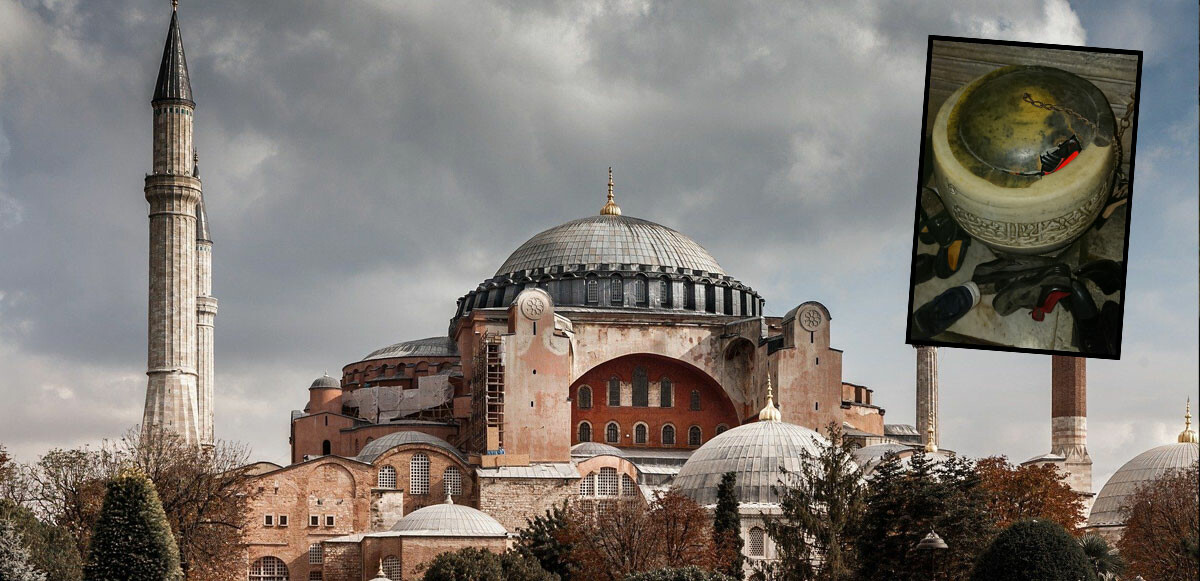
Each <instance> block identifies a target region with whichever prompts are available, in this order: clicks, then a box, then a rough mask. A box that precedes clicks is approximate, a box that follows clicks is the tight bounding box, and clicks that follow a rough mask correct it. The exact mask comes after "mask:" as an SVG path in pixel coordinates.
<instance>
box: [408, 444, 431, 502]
mask: <svg viewBox="0 0 1200 581" xmlns="http://www.w3.org/2000/svg"><path fill="white" fill-rule="evenodd" d="M408 493H409V494H429V456H428V455H427V454H425V453H424V452H417V453H416V454H413V456H412V460H409V461H408Z"/></svg>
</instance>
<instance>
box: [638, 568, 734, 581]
mask: <svg viewBox="0 0 1200 581" xmlns="http://www.w3.org/2000/svg"><path fill="white" fill-rule="evenodd" d="M625 581H734V578H733V577H730V576H729V575H726V574H724V573H720V572H717V571H708V570H705V569H701V568H699V567H696V566H689V567H680V568H678V569H670V568H668V569H656V570H654V571H647V572H645V573H634V574H633V575H629V576H628V577H625Z"/></svg>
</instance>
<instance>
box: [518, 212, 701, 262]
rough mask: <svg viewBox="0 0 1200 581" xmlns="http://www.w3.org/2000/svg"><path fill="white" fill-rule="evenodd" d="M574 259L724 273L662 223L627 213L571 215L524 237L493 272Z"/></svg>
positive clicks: (684, 238) (699, 249) (697, 249)
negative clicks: (548, 227)
mask: <svg viewBox="0 0 1200 581" xmlns="http://www.w3.org/2000/svg"><path fill="white" fill-rule="evenodd" d="M574 264H640V265H646V266H651V267H671V268H687V269H692V270H696V271H703V272H709V273H713V274H725V271H724V270H723V269H722V268H721V265H719V264H717V261H716V259H714V258H713V257H712V255H711V254H709V253H708V251H707V250H705V249H704V247H703V246H700V245H699V244H697V243H696V241H695V240H692V239H691V238H689V237H687V236H686V235H684V234H681V233H679V232H677V231H675V230H672V229H670V228H668V227H666V226H663V225H662V224H656V223H654V222H651V221H649V220H642V219H641V218H633V217H630V216H614V215H600V216H588V217H586V218H580V219H578V220H571V221H570V222H567V223H566V224H561V225H559V226H555V227H553V228H551V229H549V230H546V231H544V232H542V233H540V234H537V235H535V236H534V237H533V238H530V239H529V240H527V241H526V242H525V243H524V244H522V245H521V246H520V247H518V248H517V249H516V251H514V252H513V253H512V254H511V255H510V256H509V257H508V260H505V261H504V264H502V265H501V266H500V268H499V269H498V270H497V271H496V275H498V276H499V275H504V274H511V273H514V272H519V271H523V270H533V269H537V268H544V269H547V268H551V267H555V266H568V265H574Z"/></svg>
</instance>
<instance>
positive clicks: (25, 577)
mask: <svg viewBox="0 0 1200 581" xmlns="http://www.w3.org/2000/svg"><path fill="white" fill-rule="evenodd" d="M0 579H2V580H3V581H46V574H45V573H42V572H41V571H37V570H35V569H34V568H33V565H32V564H30V562H29V551H28V550H26V549H25V545H23V544H22V543H21V535H20V533H18V532H17V529H16V527H14V526H13V524H12V523H11V522H9V521H8V520H4V519H0Z"/></svg>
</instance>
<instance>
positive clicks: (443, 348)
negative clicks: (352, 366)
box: [362, 337, 458, 361]
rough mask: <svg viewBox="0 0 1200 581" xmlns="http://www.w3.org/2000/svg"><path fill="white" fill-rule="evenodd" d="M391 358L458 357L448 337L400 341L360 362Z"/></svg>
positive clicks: (376, 351) (452, 341)
mask: <svg viewBox="0 0 1200 581" xmlns="http://www.w3.org/2000/svg"><path fill="white" fill-rule="evenodd" d="M392 357H458V344H457V343H455V342H454V340H453V339H451V338H449V337H429V338H426V339H417V340H416V341H401V342H400V343H396V344H394V345H388V346H387V347H383V348H380V349H376V350H374V351H372V352H371V353H369V354H368V355H367V356H366V357H363V358H362V361H370V360H372V359H390V358H392Z"/></svg>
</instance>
